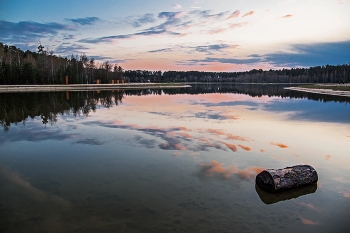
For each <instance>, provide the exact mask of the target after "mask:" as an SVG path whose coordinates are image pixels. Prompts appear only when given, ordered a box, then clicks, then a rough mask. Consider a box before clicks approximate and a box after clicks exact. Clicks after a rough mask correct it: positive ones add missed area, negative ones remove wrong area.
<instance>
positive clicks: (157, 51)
mask: <svg viewBox="0 0 350 233" xmlns="http://www.w3.org/2000/svg"><path fill="white" fill-rule="evenodd" d="M172 51H174V50H173V49H172V48H164V49H156V50H150V51H147V52H148V53H163V52H172Z"/></svg>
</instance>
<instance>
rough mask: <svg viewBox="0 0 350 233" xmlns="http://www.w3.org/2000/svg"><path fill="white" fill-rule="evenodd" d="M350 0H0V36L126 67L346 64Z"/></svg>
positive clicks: (24, 47) (239, 67) (32, 47)
mask: <svg viewBox="0 0 350 233" xmlns="http://www.w3.org/2000/svg"><path fill="white" fill-rule="evenodd" d="M349 22H350V0H322V1H321V0H263V1H262V0H177V1H172V0H162V1H160V0H143V1H142V0H132V1H125V0H84V1H83V0H60V1H57V0H45V1H44V0H30V1H22V0H0V42H2V43H4V44H8V45H15V46H17V47H19V48H21V49H22V50H27V49H29V50H31V51H37V47H38V45H39V44H40V43H41V44H42V45H43V46H44V47H45V48H46V49H48V50H52V51H53V52H54V54H55V55H57V56H58V55H60V56H68V57H70V56H71V55H72V54H73V55H78V56H80V55H82V54H85V55H87V56H88V57H89V58H95V60H96V61H99V62H103V61H109V62H110V63H117V64H118V65H120V66H122V67H123V69H126V70H161V71H168V70H178V71H191V70H197V71H220V72H221V71H223V72H230V71H247V70H251V69H263V70H269V69H282V68H295V67H311V66H322V65H327V64H329V65H338V64H350V23H349Z"/></svg>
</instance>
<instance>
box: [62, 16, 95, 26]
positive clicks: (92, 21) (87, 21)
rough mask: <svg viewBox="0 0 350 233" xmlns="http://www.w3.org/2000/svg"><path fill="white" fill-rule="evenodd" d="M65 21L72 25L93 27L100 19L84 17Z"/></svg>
mask: <svg viewBox="0 0 350 233" xmlns="http://www.w3.org/2000/svg"><path fill="white" fill-rule="evenodd" d="M66 20H67V21H70V22H72V23H74V24H79V25H82V26H85V25H93V24H95V23H96V22H98V21H99V20H100V18H98V17H85V18H76V19H66Z"/></svg>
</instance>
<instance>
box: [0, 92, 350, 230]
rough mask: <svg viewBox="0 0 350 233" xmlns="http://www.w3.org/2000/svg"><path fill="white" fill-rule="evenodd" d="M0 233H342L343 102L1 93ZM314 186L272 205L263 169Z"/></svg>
mask: <svg viewBox="0 0 350 233" xmlns="http://www.w3.org/2000/svg"><path fill="white" fill-rule="evenodd" d="M0 108H1V110H0V112H1V115H0V116H1V117H0V120H1V125H2V127H3V130H2V131H1V132H0V184H1V185H0V187H1V189H0V232H282V231H283V232H347V231H348V230H349V229H350V223H349V221H348V218H349V216H350V172H349V170H350V105H349V100H348V99H346V98H342V99H339V98H338V99H331V98H330V97H324V96H318V95H316V96H315V95H312V96H311V95H307V94H305V93H304V94H300V93H295V92H290V91H285V90H283V88H282V87H281V86H276V87H275V86H268V87H267V86H265V85H246V86H244V85H243V86H217V85H212V86H207V85H204V86H195V87H193V88H190V89H179V90H164V91H161V90H155V91H152V90H143V91H132V92H123V91H110V92H54V93H22V94H10V93H8V94H0ZM296 164H310V165H311V166H313V167H314V168H315V169H316V171H317V172H318V175H319V182H318V183H317V184H315V185H311V186H308V187H305V188H302V189H296V190H291V191H289V192H284V193H279V194H269V193H266V192H264V191H262V190H260V189H259V188H258V187H256V186H255V183H254V179H255V176H256V174H257V173H258V172H260V171H261V170H263V169H265V168H283V167H286V166H291V165H296Z"/></svg>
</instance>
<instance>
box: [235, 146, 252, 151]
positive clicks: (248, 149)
mask: <svg viewBox="0 0 350 233" xmlns="http://www.w3.org/2000/svg"><path fill="white" fill-rule="evenodd" d="M238 146H239V147H240V148H242V149H243V150H246V151H250V150H251V148H250V147H248V146H243V145H238Z"/></svg>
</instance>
